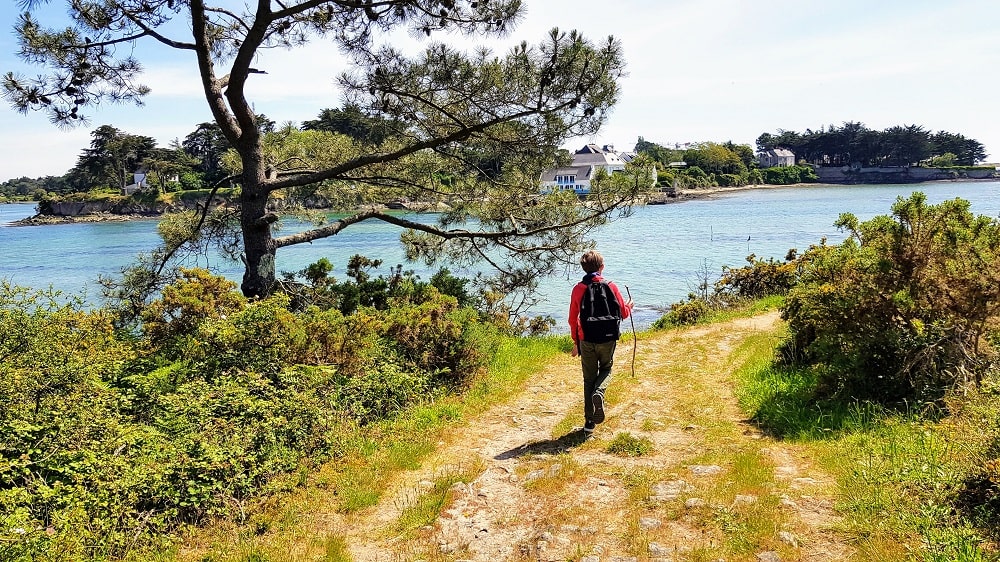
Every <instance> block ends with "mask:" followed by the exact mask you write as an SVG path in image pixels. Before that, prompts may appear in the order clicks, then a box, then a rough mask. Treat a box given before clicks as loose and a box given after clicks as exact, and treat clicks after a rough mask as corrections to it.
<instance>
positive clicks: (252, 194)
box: [240, 151, 276, 297]
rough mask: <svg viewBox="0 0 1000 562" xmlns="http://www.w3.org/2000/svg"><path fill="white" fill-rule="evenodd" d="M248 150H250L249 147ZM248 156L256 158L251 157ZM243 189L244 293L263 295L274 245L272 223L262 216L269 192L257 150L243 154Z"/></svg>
mask: <svg viewBox="0 0 1000 562" xmlns="http://www.w3.org/2000/svg"><path fill="white" fill-rule="evenodd" d="M248 152H250V151H248ZM248 156H249V157H250V158H251V159H253V158H254V157H255V156H256V158H255V160H256V161H251V160H250V159H248ZM243 162H244V166H243V191H242V192H241V195H240V228H241V229H242V231H243V252H244V257H243V260H244V266H245V267H246V270H245V271H244V272H243V284H242V285H241V286H240V289H242V291H243V294H244V295H245V296H247V297H266V296H267V295H269V294H271V290H272V289H273V286H274V272H275V265H274V257H275V250H276V248H275V245H274V239H273V238H272V237H271V223H270V222H268V221H265V220H264V215H265V214H266V213H267V200H268V193H267V190H266V189H265V186H264V171H263V166H262V165H261V163H260V157H259V154H244V155H243Z"/></svg>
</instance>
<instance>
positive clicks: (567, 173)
mask: <svg viewBox="0 0 1000 562" xmlns="http://www.w3.org/2000/svg"><path fill="white" fill-rule="evenodd" d="M635 156H636V155H635V154H633V153H631V152H616V151H615V147H614V146H611V145H604V147H603V148H602V147H599V146H597V145H596V144H588V145H586V146H584V147H583V148H581V149H580V150H577V151H576V152H575V153H574V154H573V163H572V164H570V165H569V166H565V167H562V168H552V169H549V170H545V171H544V172H542V177H541V179H540V181H541V189H542V192H543V193H550V192H552V191H556V190H563V189H566V190H569V189H571V190H573V191H574V192H576V193H577V194H579V195H585V194H587V193H590V182H591V180H592V179H593V178H594V174H595V173H596V172H597V170H598V169H600V168H603V169H604V170H606V171H607V172H608V173H609V174H612V173H614V172H621V171H624V170H625V164H626V163H628V162H631V161H632V159H633V158H635Z"/></svg>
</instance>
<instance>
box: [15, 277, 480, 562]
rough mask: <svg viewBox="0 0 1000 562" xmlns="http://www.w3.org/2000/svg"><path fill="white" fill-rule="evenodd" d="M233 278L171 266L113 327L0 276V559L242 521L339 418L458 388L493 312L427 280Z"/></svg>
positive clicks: (294, 471)
mask: <svg viewBox="0 0 1000 562" xmlns="http://www.w3.org/2000/svg"><path fill="white" fill-rule="evenodd" d="M441 279H442V280H443V281H445V282H446V283H447V284H448V285H449V286H450V287H451V288H452V289H455V290H457V289H460V288H462V287H464V284H462V283H459V282H458V281H455V280H454V279H449V278H448V276H447V275H445V276H442V277H441ZM406 284H407V281H406V280H405V279H402V278H401V286H402V285H406ZM386 286H387V287H389V286H390V284H387V285H386ZM234 290H235V286H234V284H233V283H231V282H229V281H227V280H225V279H223V278H221V277H216V276H213V275H210V274H208V273H207V272H204V271H201V270H194V269H192V270H183V271H182V272H181V274H180V277H179V278H178V279H177V280H176V281H175V282H174V283H173V284H171V285H170V286H168V287H166V288H165V289H164V290H163V291H162V294H161V296H160V298H158V299H156V300H155V301H153V302H151V303H149V304H148V305H147V306H146V308H145V309H144V310H143V311H142V318H143V324H142V326H141V330H140V331H138V332H136V333H129V332H124V331H121V330H119V329H116V327H115V326H114V323H113V315H112V314H110V313H108V312H105V311H102V310H96V311H87V310H84V309H83V308H82V307H81V306H80V305H78V304H75V303H69V304H60V303H58V301H57V300H56V298H55V297H54V296H53V295H46V294H44V293H33V292H30V291H27V290H24V289H17V288H13V287H10V286H9V285H6V284H4V285H2V286H0V332H2V333H3V334H4V337H3V338H0V357H3V361H0V559H2V560H47V559H56V558H58V559H64V560H83V559H93V558H100V559H105V558H108V559H117V558H122V557H124V556H126V555H128V554H129V553H135V552H138V551H141V550H142V549H144V548H148V547H158V548H159V547H164V546H166V545H167V542H168V541H169V540H171V539H170V537H171V536H172V533H173V532H174V531H175V530H176V529H177V528H178V527H179V526H181V525H184V524H189V523H200V522H202V521H205V520H207V519H209V518H216V517H224V518H231V519H235V520H242V519H243V518H244V517H246V516H247V514H248V513H250V512H251V511H252V507H253V504H254V502H256V501H259V500H260V499H261V498H263V497H266V496H267V495H269V494H271V493H274V492H278V491H281V490H285V489H287V488H288V487H290V486H293V485H295V484H296V483H297V482H298V481H299V480H298V479H299V473H300V472H301V471H303V470H307V469H309V468H310V467H313V466H315V465H316V464H317V463H320V462H323V461H324V460H325V459H327V458H329V456H330V455H332V454H334V453H335V448H336V444H335V443H336V427H338V424H339V425H340V426H343V425H344V424H348V425H351V426H356V425H358V424H367V423H371V422H377V421H380V420H384V419H386V418H388V417H391V416H393V415H394V414H395V413H397V412H399V411H401V410H403V409H404V408H406V407H407V406H409V405H412V404H414V403H416V402H419V401H422V400H428V399H433V397H435V396H438V395H440V394H442V393H444V392H448V391H450V389H453V388H458V387H460V386H461V384H462V383H463V381H464V380H465V379H466V378H467V377H469V376H470V375H471V374H472V373H474V372H475V371H476V369H477V368H478V367H479V365H480V364H481V362H482V361H483V360H484V359H486V358H487V357H488V351H489V348H487V347H486V342H487V341H491V340H490V336H489V333H490V330H491V329H492V328H491V326H490V325H481V324H480V323H479V316H478V314H477V313H476V311H474V310H471V309H468V308H463V307H461V306H459V304H458V299H456V298H455V297H452V296H448V295H443V294H441V293H440V292H439V291H438V289H437V288H435V286H433V285H430V284H424V285H422V286H419V287H418V286H417V285H416V284H410V285H409V288H407V289H405V291H402V292H399V293H395V296H390V297H387V298H386V300H385V301H384V303H383V304H384V305H385V309H377V308H375V307H372V306H359V307H358V308H357V309H356V311H355V312H354V313H353V314H350V315H345V314H344V313H343V312H342V311H341V310H339V309H338V308H336V307H333V308H327V309H323V308H320V307H318V306H315V305H313V306H307V307H306V308H305V309H304V310H302V311H301V312H293V311H292V310H290V309H291V308H294V307H293V306H292V300H293V299H292V297H290V296H289V295H287V294H280V293H279V294H275V295H273V296H271V297H268V298H266V299H262V300H249V301H248V300H247V299H244V298H243V297H242V296H240V295H238V294H237V293H235V292H234ZM404 293H405V296H402V295H404ZM379 302H381V301H379Z"/></svg>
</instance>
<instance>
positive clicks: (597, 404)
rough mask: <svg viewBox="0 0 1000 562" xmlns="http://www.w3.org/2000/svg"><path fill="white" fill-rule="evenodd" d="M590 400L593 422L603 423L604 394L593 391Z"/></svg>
mask: <svg viewBox="0 0 1000 562" xmlns="http://www.w3.org/2000/svg"><path fill="white" fill-rule="evenodd" d="M590 401H591V402H593V403H594V423H604V395H603V394H601V393H600V392H595V393H594V395H593V396H591V397H590Z"/></svg>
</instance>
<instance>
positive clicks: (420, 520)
mask: <svg viewBox="0 0 1000 562" xmlns="http://www.w3.org/2000/svg"><path fill="white" fill-rule="evenodd" d="M478 469H479V467H468V468H464V469H458V470H452V471H448V472H447V473H445V474H443V475H441V476H439V477H438V478H435V479H434V481H433V485H432V486H431V488H430V489H429V490H427V491H426V492H423V493H418V494H416V497H415V498H414V499H413V500H412V501H410V502H409V504H408V505H406V506H403V509H402V510H401V512H400V515H399V517H398V518H397V519H396V524H395V526H394V527H393V532H394V533H395V534H397V535H399V534H404V533H412V532H413V531H415V530H416V529H419V528H420V527H423V526H425V525H430V524H431V523H433V522H434V521H435V520H436V519H437V518H438V516H439V515H440V514H441V509H442V508H443V507H444V506H445V505H447V504H448V500H449V499H451V497H452V495H453V494H454V488H453V487H454V485H455V484H458V483H463V484H467V483H469V482H471V481H472V479H473V477H474V476H475V473H476V472H477V471H478Z"/></svg>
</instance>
